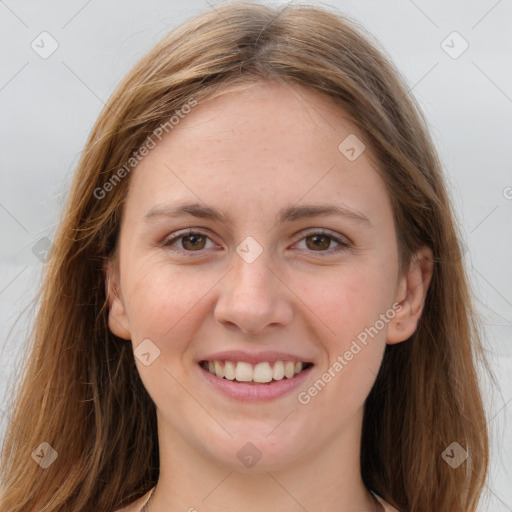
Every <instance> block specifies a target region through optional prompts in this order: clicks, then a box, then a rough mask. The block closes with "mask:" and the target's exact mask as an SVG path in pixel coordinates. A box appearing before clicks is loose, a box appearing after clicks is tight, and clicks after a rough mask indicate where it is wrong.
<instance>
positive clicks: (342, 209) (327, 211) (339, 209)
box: [144, 202, 372, 226]
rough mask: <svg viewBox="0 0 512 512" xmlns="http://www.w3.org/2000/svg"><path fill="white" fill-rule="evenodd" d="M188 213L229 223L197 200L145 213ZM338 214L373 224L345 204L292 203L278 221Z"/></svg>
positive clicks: (147, 217)
mask: <svg viewBox="0 0 512 512" xmlns="http://www.w3.org/2000/svg"><path fill="white" fill-rule="evenodd" d="M183 215H188V216H191V217H198V218H201V219H210V220H214V221H219V222H222V223H224V224H228V223H229V221H230V219H229V218H228V217H227V216H226V215H224V214H223V213H221V212H220V211H219V210H217V209H215V208H212V207H210V206H206V205H204V204H201V203H197V202H183V203H176V204H170V205H162V206H156V207H155V208H152V209H151V210H149V211H148V212H147V213H146V214H145V215H144V220H145V221H151V220H152V219H154V218H158V217H177V216H183ZM329 215H337V216H340V217H345V218H348V219H350V220H354V221H356V222H358V223H360V224H365V225H367V226H371V225H372V223H371V222H370V219H369V218H368V217H366V215H364V214H363V213H361V212H359V211H357V210H355V209H353V208H350V207H348V206H345V205H336V204H329V205H325V204H308V205H302V206H298V205H291V206H287V207H284V208H281V210H279V212H278V214H277V222H278V223H283V222H290V221H296V220H300V219H305V218H310V217H327V216H329Z"/></svg>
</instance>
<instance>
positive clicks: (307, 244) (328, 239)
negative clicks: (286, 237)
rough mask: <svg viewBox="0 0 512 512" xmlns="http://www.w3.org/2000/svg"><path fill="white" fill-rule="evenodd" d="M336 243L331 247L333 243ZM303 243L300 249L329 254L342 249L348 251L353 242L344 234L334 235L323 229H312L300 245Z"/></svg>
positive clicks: (324, 254) (320, 254)
mask: <svg viewBox="0 0 512 512" xmlns="http://www.w3.org/2000/svg"><path fill="white" fill-rule="evenodd" d="M333 243H334V244H335V245H334V246H333V247H330V246H331V244H333ZM301 244H303V246H302V247H299V248H300V249H303V250H306V251H308V252H316V253H317V254H318V255H319V256H328V255H332V254H336V253H339V252H342V251H346V250H347V249H348V248H349V247H351V243H350V242H349V241H348V240H347V239H346V238H345V237H344V236H343V235H334V234H331V233H330V232H324V231H323V230H315V231H310V232H309V234H308V233H306V234H305V236H304V237H303V238H302V239H301V240H300V241H299V245H301Z"/></svg>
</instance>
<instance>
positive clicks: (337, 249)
mask: <svg viewBox="0 0 512 512" xmlns="http://www.w3.org/2000/svg"><path fill="white" fill-rule="evenodd" d="M191 235H200V236H204V237H206V238H208V239H209V238H210V237H209V236H208V235H207V234H206V233H203V232H201V231H192V228H189V229H188V230H187V231H186V232H183V231H179V232H178V233H176V234H175V235H174V236H172V237H171V238H166V239H165V240H164V241H163V242H162V243H161V246H162V247H165V248H169V249H171V250H172V251H173V252H178V253H182V254H185V255H186V256H190V257H193V255H194V253H202V252H203V250H202V249H201V250H198V251H187V250H186V249H178V248H175V247H174V248H171V246H172V244H173V243H174V242H176V241H178V240H179V239H180V238H186V237H188V236H191ZM313 235H322V236H325V237H327V238H329V239H331V240H334V241H335V242H336V243H338V244H339V245H338V247H335V248H333V249H328V250H327V251H312V250H311V251H308V252H311V253H317V254H319V255H320V256H328V255H332V254H337V253H339V252H343V251H346V250H347V249H348V248H349V247H350V243H349V242H348V241H345V240H342V239H341V238H339V237H337V236H335V235H333V234H332V233H331V232H330V231H326V230H323V229H315V230H314V231H309V232H307V233H305V234H304V236H303V237H302V238H301V239H300V240H299V242H301V241H302V240H304V239H305V238H308V237H310V236H313Z"/></svg>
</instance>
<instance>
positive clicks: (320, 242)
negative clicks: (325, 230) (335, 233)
mask: <svg viewBox="0 0 512 512" xmlns="http://www.w3.org/2000/svg"><path fill="white" fill-rule="evenodd" d="M305 239H306V245H307V247H308V249H312V250H317V249H320V250H322V249H329V245H330V244H331V238H330V237H328V236H326V235H310V236H307V237H306V238H305ZM307 240H311V241H312V242H311V243H308V242H307Z"/></svg>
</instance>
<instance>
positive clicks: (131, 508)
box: [114, 490, 151, 512]
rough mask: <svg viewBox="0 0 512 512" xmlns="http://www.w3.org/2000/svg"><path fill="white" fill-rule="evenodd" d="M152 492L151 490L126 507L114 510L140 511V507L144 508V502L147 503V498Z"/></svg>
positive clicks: (121, 511) (117, 511)
mask: <svg viewBox="0 0 512 512" xmlns="http://www.w3.org/2000/svg"><path fill="white" fill-rule="evenodd" d="M150 492H151V490H149V491H148V492H147V493H146V494H144V496H141V497H140V498H138V499H137V500H135V501H133V502H132V503H129V504H128V505H126V507H123V508H118V509H117V510H114V512H140V509H141V508H142V506H143V505H144V503H146V500H147V499H148V498H149V493H150Z"/></svg>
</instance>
